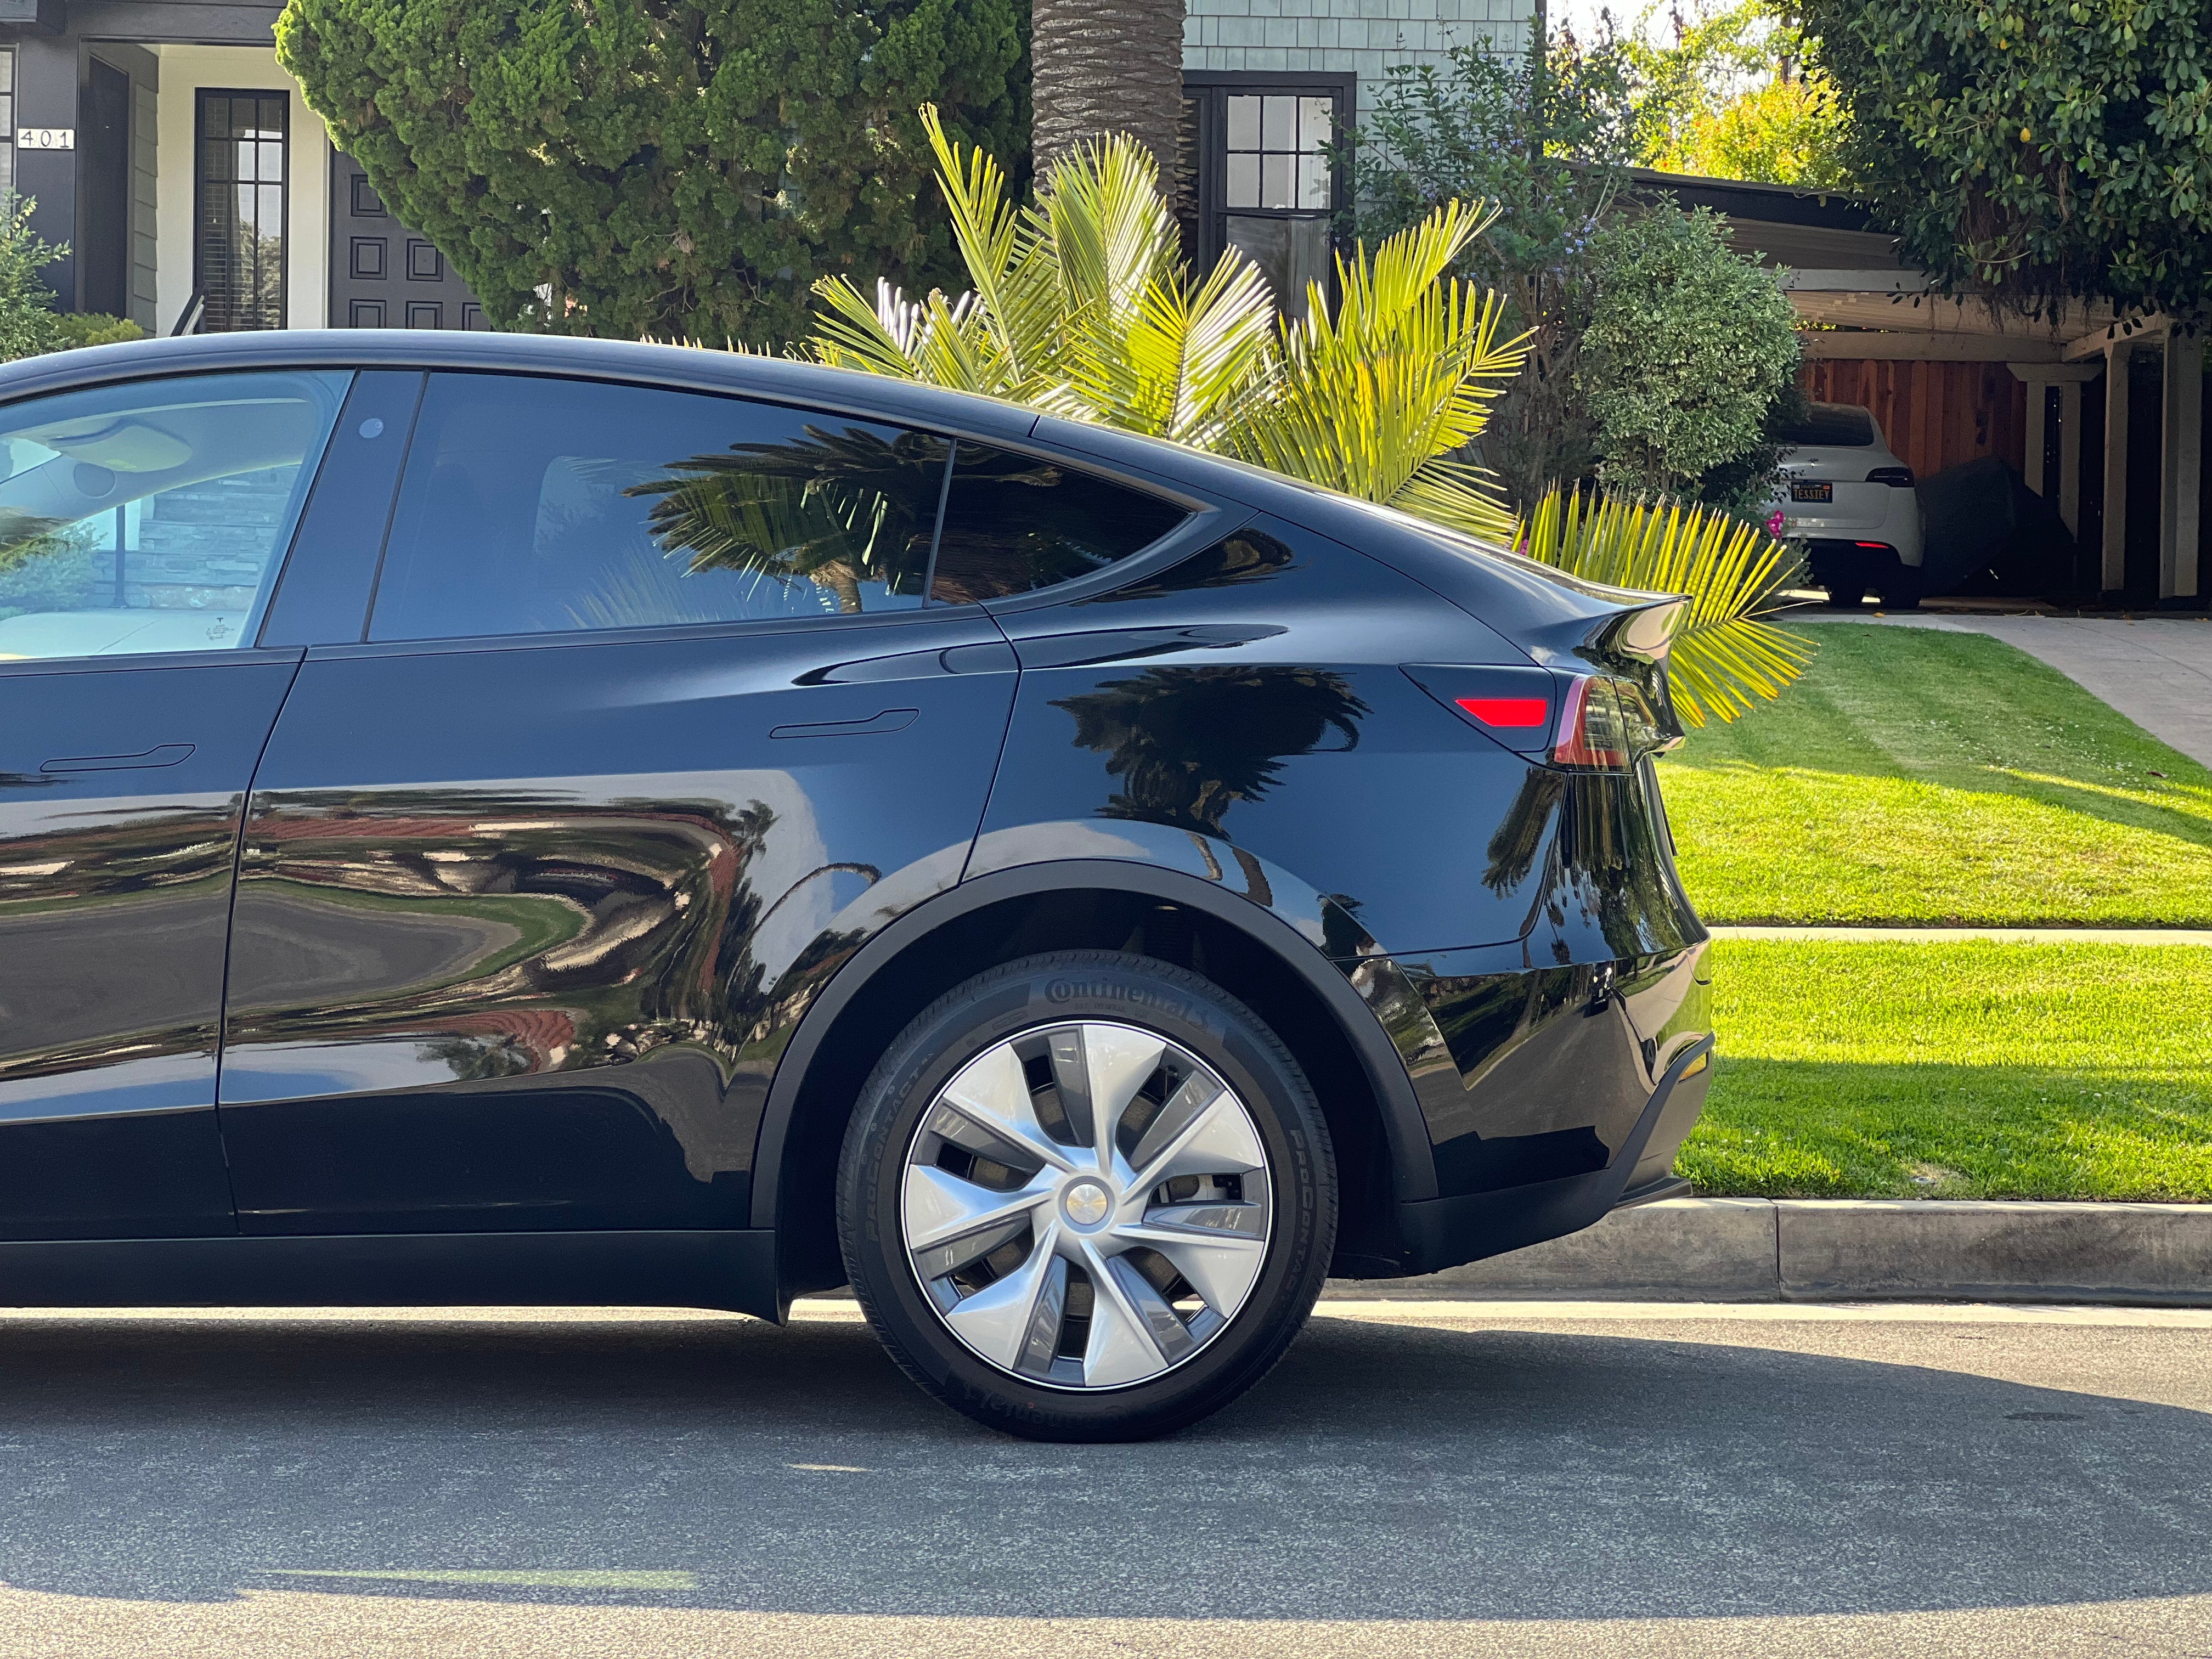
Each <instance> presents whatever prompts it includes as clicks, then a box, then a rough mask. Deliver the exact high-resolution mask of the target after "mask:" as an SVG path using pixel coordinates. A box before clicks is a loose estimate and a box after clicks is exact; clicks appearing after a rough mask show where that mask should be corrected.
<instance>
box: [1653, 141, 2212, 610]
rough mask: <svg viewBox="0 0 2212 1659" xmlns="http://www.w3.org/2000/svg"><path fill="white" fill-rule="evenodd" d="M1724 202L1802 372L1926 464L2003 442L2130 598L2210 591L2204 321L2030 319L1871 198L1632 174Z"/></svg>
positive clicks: (1920, 467)
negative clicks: (1755, 259) (1936, 271)
mask: <svg viewBox="0 0 2212 1659" xmlns="http://www.w3.org/2000/svg"><path fill="white" fill-rule="evenodd" d="M1638 185H1639V186H1640V187H1641V188H1643V189H1644V190H1647V191H1650V190H1660V189H1663V190H1666V191H1669V192H1671V193H1672V194H1673V196H1674V198H1675V200H1676V201H1678V202H1679V203H1680V204H1681V205H1682V206H1684V207H1688V208H1696V207H1706V208H1711V210H1713V211H1714V212H1716V213H1718V214H1721V215H1723V216H1725V217H1726V218H1727V219H1728V221H1729V226H1730V228H1731V236H1732V240H1734V242H1735V246H1736V247H1737V249H1738V250H1739V251H1740V252H1746V253H1759V254H1762V255H1764V256H1765V258H1766V259H1767V261H1768V262H1769V263H1770V264H1775V265H1778V266H1782V267H1785V268H1786V269H1785V274H1784V276H1783V277H1782V283H1783V286H1784V289H1786V290H1787V291H1788V292H1789V295H1790V301H1791V303H1792V304H1793V305H1794V306H1795V307H1796V310H1797V313H1798V315H1799V316H1800V317H1801V318H1802V319H1803V320H1804V322H1805V324H1806V325H1807V331H1806V332H1805V334H1804V335H1803V336H1802V341H1803V344H1804V349H1805V358H1806V364H1805V371H1804V385H1805V387H1806V390H1807V391H1808V392H1809V393H1810V394H1811V395H1812V396H1813V397H1814V398H1816V399H1819V400H1820V401H1823V402H1828V403H1841V404H1863V405H1864V406H1866V407H1867V408H1869V409H1870V410H1873V412H1874V416H1875V420H1876V421H1878V422H1880V423H1881V428H1882V433H1883V435H1884V436H1885V437H1886V438H1887V440H1888V442H1889V446H1890V447H1891V448H1892V449H1893V450H1895V451H1896V452H1897V454H1898V457H1899V459H1901V460H1903V461H1904V462H1905V463H1906V465H1910V466H1911V468H1912V470H1913V471H1914V472H1916V473H1917V474H1918V475H1920V476H1922V477H1926V476H1927V475H1929V474H1930V473H1933V472H1940V471H1943V470H1944V469H1945V468H1947V467H1953V466H1957V465H1960V464H1961V463H1963V462H1966V461H1971V460H1975V459H1980V458H1981V457H1984V456H1995V457H1996V458H1997V459H2000V460H2002V461H2005V462H2006V463H2008V465H2010V466H2011V467H2012V468H2013V469H2014V471H2016V472H2018V473H2019V474H2020V475H2021V477H2024V478H2025V479H2026V480H2027V485H2028V487H2029V488H2030V489H2033V490H2034V491H2035V492H2036V493H2037V494H2038V495H2042V496H2044V497H2045V498H2046V499H2047V500H2050V501H2052V502H2053V503H2054V504H2055V505H2056V507H2057V513H2058V516H2059V518H2060V520H2062V521H2063V523H2064V524H2065V526H2066V527H2067V529H2068V530H2069V531H2070V532H2073V535H2074V538H2075V544H2076V545H2077V547H2078V548H2079V549H2080V558H2081V562H2080V565H2079V567H2078V568H2077V570H2076V573H2075V587H2076V588H2077V589H2078V590H2080V591H2081V592H2089V593H2098V594H2100V595H2101V596H2102V597H2103V598H2105V599H2106V600H2108V601H2111V602H2113V603H2118V604H2124V605H2131V606H2139V607H2143V608H2149V607H2153V606H2160V607H2167V608H2174V609H2189V608H2198V609H2201V608H2202V607H2203V605H2204V604H2205V598H2206V595H2207V593H2208V592H2212V548H2208V546H2207V543H2206V537H2207V532H2208V527H2212V450H2208V444H2207V434H2208V430H2212V422H2208V421H2207V418H2206V416H2207V413H2208V407H2207V406H2208V402H2212V392H2208V388H2207V385H2206V381H2205V378H2204V337H2203V335H2202V334H2191V333H2189V332H2188V331H2186V330H2185V329H2182V328H2179V327H2176V326H2174V325H2172V323H2171V321H2170V320H2169V319H2165V318H2152V319H2148V321H2140V320H2139V321H2137V322H2136V323H2135V325H2134V326H2133V327H2132V328H2131V329H2128V330H2123V329H2121V328H2120V327H2118V326H2117V325H2116V324H2115V319H2114V318H2113V316H2112V312H2111V310H2110V308H2109V307H2102V306H2084V305H2081V304H2078V303H2077V304H2074V305H2070V306H2069V307H2066V308H2065V309H2064V310H2063V312H2062V313H2060V314H2059V315H2058V316H2057V318H2055V319H2043V320H2040V321H2038V322H2034V323H2030V322H2027V321H2024V320H2022V319H2019V318H2015V317H2006V316H2000V315H1993V314H1992V313H1990V311H1989V310H1988V308H1986V307H1983V306H1981V305H1979V304H1978V303H1972V302H1961V301H1955V300H1947V299H1943V298H1941V297H1939V296H1937V295H1931V294H1929V292H1928V279H1927V277H1926V276H1925V275H1924V274H1923V272H1921V271H1918V270H1914V269H1912V268H1911V267H1910V266H1909V265H1907V264H1905V262H1904V261H1903V260H1902V259H1901V258H1899V254H1898V251H1897V244H1896V240H1895V239H1894V238H1893V237H1891V236H1889V235H1887V234H1883V233H1882V232H1881V231H1880V230H1878V229H1876V228H1875V226H1874V224H1873V222H1872V221H1871V220H1870V218H1869V216H1868V213H1867V210H1866V209H1865V207H1864V206H1863V205H1862V204H1859V203H1858V202H1856V201H1854V200H1852V199H1851V198H1850V197H1846V196H1841V195H1838V194H1836V193H1835V192H1833V191H1811V190H1802V189H1797V188H1794V187H1791V186H1787V185H1754V184H1742V183H1739V182H1736V181H1734V180H1729V179H1696V178H1689V177H1685V176H1683V175H1680V174H1674V173H1642V172H1640V173H1638Z"/></svg>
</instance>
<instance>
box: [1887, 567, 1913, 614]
mask: <svg viewBox="0 0 2212 1659" xmlns="http://www.w3.org/2000/svg"><path fill="white" fill-rule="evenodd" d="M1920 597H1921V580H1920V570H1919V567H1918V566H1917V565H1910V564H1904V563H1900V564H1899V566H1898V568H1896V569H1895V570H1893V571H1892V572H1890V573H1889V574H1887V575H1886V576H1884V577H1883V578H1882V584H1881V608H1882V609H1883V610H1885V611H1917V610H1918V609H1920Z"/></svg>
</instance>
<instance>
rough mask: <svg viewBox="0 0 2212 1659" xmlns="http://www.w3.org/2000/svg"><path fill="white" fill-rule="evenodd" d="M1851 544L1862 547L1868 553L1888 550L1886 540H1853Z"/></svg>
mask: <svg viewBox="0 0 2212 1659" xmlns="http://www.w3.org/2000/svg"><path fill="white" fill-rule="evenodd" d="M1851 545H1852V546H1853V547H1863V548H1865V549H1866V550H1867V551H1869V553H1887V552H1888V551H1889V550H1890V548H1889V544H1888V543H1887V542H1853V543H1852V544H1851Z"/></svg>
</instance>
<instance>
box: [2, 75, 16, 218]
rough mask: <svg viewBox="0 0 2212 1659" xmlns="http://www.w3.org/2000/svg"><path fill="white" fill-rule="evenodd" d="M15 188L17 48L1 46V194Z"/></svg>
mask: <svg viewBox="0 0 2212 1659" xmlns="http://www.w3.org/2000/svg"><path fill="white" fill-rule="evenodd" d="M14 189H15V47H13V46H0V196H4V195H6V194H8V193H9V191H13V190H14Z"/></svg>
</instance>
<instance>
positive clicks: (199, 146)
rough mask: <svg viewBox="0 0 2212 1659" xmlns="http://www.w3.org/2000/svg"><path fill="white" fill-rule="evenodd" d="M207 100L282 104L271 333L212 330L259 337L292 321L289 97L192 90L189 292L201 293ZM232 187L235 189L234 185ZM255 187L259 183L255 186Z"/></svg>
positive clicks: (276, 90) (278, 92) (243, 90)
mask: <svg viewBox="0 0 2212 1659" xmlns="http://www.w3.org/2000/svg"><path fill="white" fill-rule="evenodd" d="M210 98H281V99H283V101H284V137H283V146H284V177H283V179H281V180H280V181H279V182H278V184H277V187H276V191H277V220H278V225H277V232H276V234H277V238H278V243H277V249H276V323H275V324H274V325H272V327H271V328H270V329H215V330H210V332H212V333H219V334H262V333H269V332H271V331H273V330H274V329H281V328H289V327H290V326H291V319H292V169H293V163H294V162H295V161H296V160H297V159H298V157H297V155H296V153H295V147H294V145H293V143H292V135H293V129H294V126H295V123H294V121H293V119H292V93H291V89H290V88H289V87H195V88H192V257H191V272H192V288H193V290H194V291H195V292H200V291H202V289H203V284H204V272H203V270H202V268H201V264H200V260H201V257H202V255H203V254H204V252H205V250H204V248H203V247H202V246H201V244H200V229H201V227H202V225H203V224H204V222H205V219H206V209H207V187H208V178H207V172H206V169H205V167H204V166H203V165H202V164H201V155H202V150H203V149H204V146H205V145H206V143H207V106H208V100H209V99H210ZM234 187H235V186H234ZM257 187H258V183H257Z"/></svg>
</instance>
